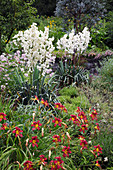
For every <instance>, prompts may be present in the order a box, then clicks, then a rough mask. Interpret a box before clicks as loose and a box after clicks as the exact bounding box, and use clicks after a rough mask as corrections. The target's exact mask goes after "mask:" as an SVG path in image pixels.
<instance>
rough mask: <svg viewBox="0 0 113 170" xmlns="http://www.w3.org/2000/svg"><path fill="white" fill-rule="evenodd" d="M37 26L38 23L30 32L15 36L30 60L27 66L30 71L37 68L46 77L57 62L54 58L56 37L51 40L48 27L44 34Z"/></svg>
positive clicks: (34, 24) (33, 25)
mask: <svg viewBox="0 0 113 170" xmlns="http://www.w3.org/2000/svg"><path fill="white" fill-rule="evenodd" d="M36 25H37V24H36V23H33V24H32V25H31V28H29V29H28V30H26V31H24V32H22V31H19V33H18V34H17V35H16V36H14V39H15V38H16V39H17V40H18V42H19V43H20V44H21V46H22V47H23V49H24V53H25V56H26V57H27V59H28V60H26V64H27V67H28V68H29V71H33V69H34V67H35V66H37V68H39V70H40V71H42V74H43V75H44V74H45V73H46V70H47V69H49V67H50V65H52V64H53V63H54V62H55V56H52V52H53V50H54V49H55V47H54V46H53V40H54V37H52V38H49V29H48V28H47V27H45V31H44V32H42V31H41V30H40V31H39V30H38V27H37V26H36ZM52 58H53V59H52ZM51 59H52V60H51ZM37 64H38V65H37Z"/></svg>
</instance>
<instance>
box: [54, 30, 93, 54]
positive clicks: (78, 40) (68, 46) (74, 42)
mask: <svg viewBox="0 0 113 170" xmlns="http://www.w3.org/2000/svg"><path fill="white" fill-rule="evenodd" d="M68 37H69V38H68ZM90 39H91V38H90V32H89V31H88V28H87V27H85V28H84V30H83V31H82V32H79V33H78V34H76V35H75V34H74V29H72V31H71V32H70V33H69V35H68V36H67V34H65V35H64V36H63V37H62V38H61V39H60V40H58V42H57V48H58V49H61V50H65V51H66V52H68V54H71V55H72V54H73V53H74V51H77V52H80V53H82V52H83V51H84V50H85V49H86V48H87V47H88V43H89V41H90Z"/></svg>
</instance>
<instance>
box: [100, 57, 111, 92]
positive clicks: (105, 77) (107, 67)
mask: <svg viewBox="0 0 113 170" xmlns="http://www.w3.org/2000/svg"><path fill="white" fill-rule="evenodd" d="M100 75H101V79H102V81H103V82H104V83H105V86H106V87H105V88H108V89H109V90H111V91H113V59H112V58H111V59H108V61H106V62H105V64H104V65H103V67H102V68H101V70H100Z"/></svg>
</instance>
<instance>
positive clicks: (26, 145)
mask: <svg viewBox="0 0 113 170" xmlns="http://www.w3.org/2000/svg"><path fill="white" fill-rule="evenodd" d="M28 141H29V138H28V139H26V147H28Z"/></svg>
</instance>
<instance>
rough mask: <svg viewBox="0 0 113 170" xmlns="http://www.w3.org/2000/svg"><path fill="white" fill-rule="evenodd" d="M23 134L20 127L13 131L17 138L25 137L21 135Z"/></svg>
mask: <svg viewBox="0 0 113 170" xmlns="http://www.w3.org/2000/svg"><path fill="white" fill-rule="evenodd" d="M21 132H23V130H21V129H20V128H19V127H15V130H13V131H12V133H15V134H16V135H15V137H17V136H20V137H23V135H22V134H20V133H21Z"/></svg>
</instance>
